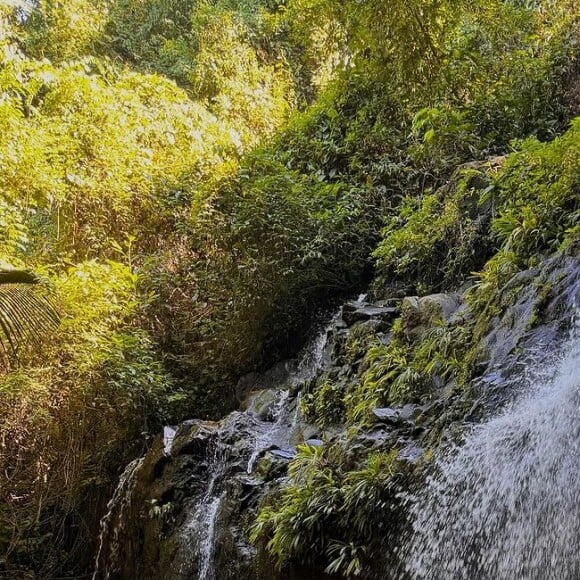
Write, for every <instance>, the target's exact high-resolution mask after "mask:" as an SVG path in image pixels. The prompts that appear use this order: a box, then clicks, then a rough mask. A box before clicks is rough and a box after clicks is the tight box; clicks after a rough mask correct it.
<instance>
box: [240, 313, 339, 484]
mask: <svg viewBox="0 0 580 580" xmlns="http://www.w3.org/2000/svg"><path fill="white" fill-rule="evenodd" d="M338 316H340V312H338V313H337V314H335V315H334V316H333V317H332V320H331V322H330V323H329V324H327V325H326V326H325V327H324V328H323V329H322V330H321V331H320V332H319V333H318V334H317V335H316V336H315V337H314V340H312V341H311V342H310V343H309V344H308V345H307V346H306V348H305V349H304V351H303V353H302V356H301V357H300V361H299V363H298V365H297V368H296V371H295V372H294V373H293V375H292V377H291V383H292V385H293V386H299V385H301V384H303V383H305V382H306V381H308V380H310V379H312V378H313V377H314V376H315V375H316V374H317V373H318V372H319V371H320V370H321V369H322V368H323V367H324V351H325V349H326V346H327V344H328V334H329V332H330V329H331V327H332V324H333V323H334V322H335V321H336V319H337V318H338ZM289 400H290V391H289V390H288V389H283V390H281V391H280V393H279V397H278V400H277V402H276V405H275V407H274V409H273V413H272V421H271V422H270V423H265V424H264V425H262V427H263V430H262V431H258V432H257V435H256V437H255V440H254V451H253V452H252V454H251V455H250V458H249V460H248V467H247V472H248V474H251V473H252V472H253V471H254V467H255V466H256V463H257V461H258V459H259V458H260V456H261V455H262V453H263V452H264V451H265V450H266V449H268V448H269V447H270V446H271V445H273V444H276V443H280V441H279V439H286V438H287V433H286V431H287V425H286V423H289V424H290V425H292V424H295V423H296V421H297V418H298V413H299V409H298V405H296V406H295V410H294V416H293V417H289V416H288V413H289V409H288V406H289V405H288V404H289Z"/></svg>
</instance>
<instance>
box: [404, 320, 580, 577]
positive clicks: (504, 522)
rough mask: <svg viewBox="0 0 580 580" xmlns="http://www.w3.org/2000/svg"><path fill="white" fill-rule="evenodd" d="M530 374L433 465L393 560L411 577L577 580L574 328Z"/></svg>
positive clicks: (579, 422)
mask: <svg viewBox="0 0 580 580" xmlns="http://www.w3.org/2000/svg"><path fill="white" fill-rule="evenodd" d="M545 371H547V372H545ZM546 375H550V376H551V379H550V380H546V379H545V376H546ZM538 376H540V377H542V378H537V379H536V380H535V381H534V382H533V384H532V385H531V387H532V388H531V390H530V391H528V393H527V394H525V395H521V396H520V397H521V398H520V399H519V400H518V401H516V402H515V403H514V404H513V405H512V406H511V407H510V408H508V409H507V410H505V411H504V412H503V413H502V414H501V415H499V416H497V417H495V418H493V419H491V420H490V421H489V422H487V423H485V424H483V425H481V426H479V427H476V428H475V429H474V430H473V431H472V432H471V433H470V434H468V435H467V437H466V440H465V442H464V444H463V445H462V446H461V447H459V448H456V449H455V450H453V451H452V452H450V453H449V455H448V456H446V457H444V458H443V459H441V460H440V461H438V463H437V464H436V466H435V474H434V475H433V476H432V478H431V479H430V480H429V481H428V483H427V485H426V487H425V488H424V489H423V490H422V491H421V492H420V493H419V494H418V495H417V496H416V497H415V498H414V499H413V500H412V501H413V503H412V507H411V509H410V511H411V516H412V518H413V523H412V527H413V533H412V537H411V539H410V540H409V543H408V544H407V546H406V547H404V549H403V554H402V557H403V558H404V561H405V567H406V572H407V573H408V574H409V575H410V577H411V578H413V579H429V580H431V579H433V580H463V579H465V580H488V579H492V578H493V579H494V580H496V579H497V580H577V579H578V578H580V332H579V330H578V326H576V328H575V330H574V332H573V334H572V336H571V338H570V340H569V341H568V345H567V348H566V349H565V352H563V353H562V355H561V356H560V357H559V358H558V359H557V360H556V361H555V362H553V363H549V364H548V366H547V368H545V369H543V371H542V372H540V373H539V374H538Z"/></svg>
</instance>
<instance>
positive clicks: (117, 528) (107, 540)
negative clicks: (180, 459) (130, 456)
mask: <svg viewBox="0 0 580 580" xmlns="http://www.w3.org/2000/svg"><path fill="white" fill-rule="evenodd" d="M144 460H145V458H144V457H140V458H138V459H135V460H134V461H132V462H131V463H129V465H127V467H126V468H125V471H123V473H122V475H121V477H120V479H119V484H118V485H117V487H116V489H115V493H114V494H113V497H112V498H111V499H110V500H109V503H108V504H107V513H106V514H105V515H104V516H103V518H102V519H101V525H100V527H101V530H100V533H99V543H98V545H99V549H98V550H97V557H96V560H95V571H94V573H93V580H97V578H102V579H104V580H107V579H108V578H109V577H110V574H111V573H110V570H109V569H108V568H107V566H106V562H108V561H111V560H116V557H117V556H118V553H119V552H120V549H121V546H120V545H119V535H120V533H121V531H122V530H121V526H122V525H123V521H124V517H123V516H124V512H125V510H126V509H127V508H128V507H129V504H130V502H131V493H132V491H133V488H134V486H135V483H136V478H137V473H138V472H139V469H140V467H141V466H142V465H143V461H144ZM113 518H114V525H112V523H113ZM105 546H106V547H107V550H108V552H109V554H108V555H107V557H106V558H104V556H105V554H104V548H105Z"/></svg>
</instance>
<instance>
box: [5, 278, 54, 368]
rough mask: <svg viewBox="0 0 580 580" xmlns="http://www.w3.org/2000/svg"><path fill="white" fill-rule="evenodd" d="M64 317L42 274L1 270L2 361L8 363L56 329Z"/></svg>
mask: <svg viewBox="0 0 580 580" xmlns="http://www.w3.org/2000/svg"><path fill="white" fill-rule="evenodd" d="M59 322H60V318H59V315H58V312H57V310H56V308H55V305H54V303H53V300H52V299H51V296H50V292H49V290H48V289H47V288H46V287H45V286H44V285H43V284H42V283H41V280H40V278H38V276H36V275H35V274H33V273H32V272H28V271H24V270H0V365H1V366H4V367H7V366H8V365H9V363H10V361H12V360H13V359H14V357H16V355H17V354H18V351H19V350H20V349H21V348H22V347H23V346H24V345H26V344H28V343H30V342H32V341H35V340H38V339H40V338H42V337H43V336H46V335H47V334H49V333H50V332H52V331H53V330H54V329H55V328H56V327H57V326H58V324H59Z"/></svg>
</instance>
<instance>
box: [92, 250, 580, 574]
mask: <svg viewBox="0 0 580 580" xmlns="http://www.w3.org/2000/svg"><path fill="white" fill-rule="evenodd" d="M502 294H503V295H504V296H505V300H506V303H508V304H509V306H508V307H506V308H505V310H504V311H503V312H502V313H501V314H500V315H498V316H497V317H496V319H494V320H493V322H492V324H491V326H490V330H489V332H488V333H487V334H486V335H485V337H484V339H483V340H482V343H481V345H480V349H481V360H480V362H479V367H478V376H477V378H476V379H475V380H474V381H472V383H471V385H470V388H469V389H458V388H457V385H456V384H455V383H454V382H453V381H445V380H443V379H441V378H440V377H434V379H433V388H432V392H431V395H430V396H429V397H427V399H426V400H425V401H423V402H422V403H421V404H417V403H415V402H413V403H407V404H403V405H400V406H388V407H386V406H385V407H376V408H374V409H373V410H372V414H373V424H372V426H370V427H367V428H364V429H359V430H358V432H357V433H356V434H355V435H354V436H353V434H352V433H350V434H347V432H346V429H345V428H344V426H343V425H341V424H337V425H334V426H333V427H331V428H326V429H321V428H320V427H318V426H317V425H313V424H310V423H308V422H307V421H306V419H305V418H304V416H303V415H302V412H301V405H300V401H301V397H302V395H303V393H304V392H305V391H307V390H308V389H309V388H311V387H312V385H313V384H314V383H315V382H316V381H317V380H318V378H319V377H320V376H322V375H324V376H330V377H332V378H333V380H334V381H335V382H338V383H340V382H341V381H342V384H345V385H346V384H352V383H353V382H355V381H357V380H359V379H360V376H361V373H362V371H363V369H364V360H363V359H362V358H361V357H360V356H358V357H357V356H354V358H348V356H347V355H348V349H347V344H348V342H349V339H351V338H352V337H353V336H358V335H359V334H360V335H361V336H372V338H373V339H374V340H376V341H379V342H381V343H383V344H388V342H389V340H390V332H391V331H390V329H391V325H392V324H393V322H394V321H395V319H396V318H397V317H398V316H399V315H400V314H401V313H402V316H403V319H405V320H406V323H407V327H406V331H408V332H409V333H410V334H413V333H415V335H418V334H421V333H425V332H426V329H427V328H428V325H427V323H426V319H427V318H429V317H431V316H432V315H433V313H434V312H436V313H437V314H438V315H439V316H440V317H442V318H443V320H445V321H449V320H452V321H453V320H461V319H462V317H465V316H467V317H468V316H469V313H468V312H467V311H466V309H465V305H464V303H463V301H462V298H461V295H460V294H456V293H453V294H437V295H431V296H426V297H415V296H411V297H406V298H404V300H399V299H397V300H390V301H385V302H378V303H375V304H371V303H368V302H366V301H365V297H360V298H359V300H357V301H350V302H347V303H346V304H345V305H344V306H343V307H342V309H341V311H340V313H338V314H337V315H336V316H335V317H334V318H333V319H332V321H331V322H330V323H329V325H328V326H327V327H326V328H325V329H324V330H323V331H322V332H320V333H319V335H318V337H317V338H316V339H315V340H314V341H313V342H312V344H311V345H310V347H309V349H307V350H306V351H305V354H304V355H303V357H302V358H301V359H300V358H298V359H295V360H289V361H283V362H281V363H278V364H277V365H275V367H273V368H272V369H271V370H270V371H267V372H266V373H262V374H258V373H253V374H251V375H247V376H246V377H243V378H242V379H241V380H240V382H239V383H238V387H237V394H238V397H240V399H241V401H242V402H241V406H240V411H236V412H234V413H232V414H231V415H229V416H228V417H226V418H224V419H223V420H221V421H219V422H204V421H199V420H192V421H187V422H185V423H183V424H182V425H180V426H179V427H178V428H177V429H176V432H175V434H174V435H173V436H172V438H171V440H168V439H167V437H166V439H165V441H164V440H163V438H161V437H160V438H159V439H158V440H157V441H156V442H155V444H154V445H153V447H152V449H151V450H150V452H149V453H148V454H147V455H146V457H145V458H143V459H141V460H140V463H139V465H136V466H133V467H132V468H131V473H130V474H129V475H127V476H126V477H125V476H124V481H123V485H124V486H125V487H124V490H125V491H124V492H123V493H120V494H118V496H117V497H116V498H113V500H112V501H111V504H110V511H109V514H108V516H107V518H106V519H105V520H104V525H103V534H102V538H101V539H102V546H101V551H100V554H99V562H98V569H97V573H96V576H95V577H96V578H120V579H134V578H140V579H143V580H149V579H151V580H153V579H160V580H162V579H168V580H186V579H195V578H203V579H204V580H229V579H236V580H246V579H247V580H253V579H264V580H265V579H268V580H270V579H277V578H279V579H285V578H300V579H304V580H306V579H308V578H313V579H314V578H324V577H325V576H324V574H323V573H322V572H320V571H318V572H317V571H305V570H303V569H301V570H299V569H286V570H283V571H274V569H273V568H272V563H271V562H263V561H262V558H260V557H258V554H257V552H256V550H255V548H254V547H253V546H252V545H251V544H250V542H249V540H248V529H249V527H250V526H251V524H252V523H254V522H255V518H256V514H257V511H258V507H259V505H260V503H261V502H262V500H263V499H264V498H265V497H266V496H267V495H268V494H270V493H271V492H272V491H275V490H277V489H280V488H282V487H283V486H284V485H285V484H286V481H287V479H286V478H287V468H288V464H289V462H290V461H292V459H293V458H294V457H295V455H296V451H297V447H298V446H299V445H301V444H307V445H310V446H321V445H327V444H329V443H332V442H336V441H339V442H343V444H344V445H347V446H348V448H349V452H350V454H351V455H352V457H353V458H354V459H353V461H356V457H357V455H358V454H359V453H363V452H364V453H368V451H369V450H387V451H388V450H391V449H397V450H398V451H397V452H398V457H399V460H401V461H403V462H406V463H407V464H409V465H410V466H411V469H412V468H414V466H415V465H417V464H420V463H421V462H422V461H423V462H424V460H425V454H426V452H427V451H428V450H429V449H431V450H433V449H436V448H437V446H438V445H439V444H441V442H442V441H445V440H451V439H453V438H456V437H457V433H458V432H460V431H461V429H463V428H464V427H465V426H466V425H469V424H471V423H474V422H478V421H481V420H483V418H485V417H488V416H490V414H493V413H495V412H496V411H497V410H498V409H500V408H501V407H502V406H503V405H505V404H506V403H508V402H509V401H510V400H511V399H512V398H513V397H514V393H516V392H517V391H518V389H522V388H525V380H522V368H524V367H525V366H526V365H529V364H530V360H532V361H533V364H534V365H536V366H538V367H542V365H546V364H547V361H548V360H549V358H550V357H551V356H553V353H554V345H557V344H558V341H561V340H562V339H563V338H564V337H565V336H566V333H567V331H568V328H569V326H570V320H571V319H572V317H573V314H574V309H575V303H576V300H577V299H578V297H579V296H580V263H579V260H578V258H576V257H571V256H558V257H556V258H552V259H550V260H546V261H544V262H543V263H542V265H541V266H538V267H537V268H535V269H534V270H528V271H526V272H522V273H521V274H518V275H517V276H516V277H515V278H514V279H513V280H512V281H511V282H510V283H509V284H508V285H507V286H506V288H504V290H503V291H502ZM405 317H406V318H405ZM357 333H358V334H357ZM556 350H557V349H556ZM377 565H378V566H380V563H378V564H377ZM382 577H386V576H382ZM393 577H396V576H393Z"/></svg>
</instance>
